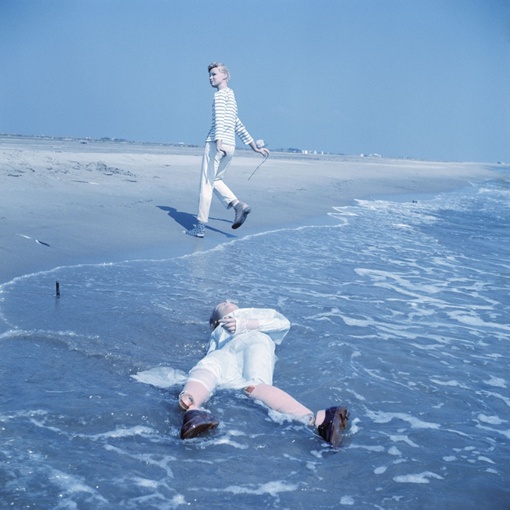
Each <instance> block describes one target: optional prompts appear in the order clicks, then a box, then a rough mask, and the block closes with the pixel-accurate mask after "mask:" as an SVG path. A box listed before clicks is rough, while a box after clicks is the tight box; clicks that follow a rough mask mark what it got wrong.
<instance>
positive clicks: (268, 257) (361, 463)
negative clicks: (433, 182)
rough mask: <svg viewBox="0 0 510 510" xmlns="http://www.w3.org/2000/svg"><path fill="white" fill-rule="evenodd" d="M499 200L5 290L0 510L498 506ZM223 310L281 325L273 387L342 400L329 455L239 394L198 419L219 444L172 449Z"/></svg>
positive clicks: (507, 430) (376, 209)
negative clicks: (214, 314) (345, 410)
mask: <svg viewBox="0 0 510 510" xmlns="http://www.w3.org/2000/svg"><path fill="white" fill-rule="evenodd" d="M509 199H510V181H509V179H508V176H507V175H505V174H502V175H501V178H500V179H496V180H494V181H491V182H484V183H482V184H476V185H473V186H471V187H469V188H468V189H465V190H462V191H458V192H455V193H446V194H441V195H438V196H435V197H429V198H428V199H422V198H420V199H416V200H411V199H409V201H401V202H398V201H391V200H374V201H359V202H357V203H356V204H354V205H352V206H349V207H332V208H331V209H330V211H329V213H328V214H326V213H325V215H324V219H323V221H320V222H319V223H320V224H317V225H314V226H312V225H309V226H304V227H301V228H294V229H287V230H286V229H282V230H278V231H274V232H267V233H264V234H259V235H255V236H249V237H242V238H239V239H237V240H234V241H231V242H228V243H225V244H223V245H221V246H219V247H216V248H214V249H211V250H209V251H199V252H196V253H194V254H192V255H189V256H185V257H182V258H177V259H172V260H160V261H148V260H145V261H126V262H124V263H119V264H103V265H82V266H76V267H60V268H56V269H54V270H53V271H49V272H43V273H38V274H32V275H27V276H24V277H21V278H17V279H15V280H13V281H11V282H8V283H6V284H4V285H2V286H1V287H0V374H1V376H0V377H1V387H0V388H1V392H0V398H1V400H0V420H1V421H0V433H1V444H0V507H1V508H16V509H23V508H37V509H94V510H98V509H109V510H111V509H117V508H118V509H143V510H146V509H174V508H181V507H182V508H188V507H189V508H198V509H202V508H203V509H215V508H222V509H223V508H236V509H251V508H257V509H258V508H279V509H301V508H303V509H304V508H306V509H310V508H325V509H327V508H335V509H336V508H344V507H352V508H357V509H381V508H383V509H409V508H413V509H414V508H416V509H439V508H445V509H446V508H448V509H457V508H459V509H460V508H462V509H464V510H465V509H477V510H480V509H498V510H499V509H508V508H510V462H509V458H510V390H509V386H510V371H509V348H510V313H509V298H508V295H509V282H510V248H509V247H510V229H509V228H508V227H509V224H510V221H509V220H510V200H509ZM332 205H333V206H334V204H332ZM56 281H58V282H59V284H60V291H61V296H60V298H57V297H56V296H55V284H56ZM225 298H230V299H232V300H234V301H236V302H238V304H239V305H240V306H263V307H273V308H277V309H278V310H279V311H281V312H282V313H283V314H284V315H286V316H287V317H288V318H289V320H290V321H291V322H292V325H293V326H292V329H291V331H290V333H289V335H288V336H287V338H286V339H285V340H284V342H283V344H282V345H281V346H280V347H279V348H278V351H277V354H278V358H279V359H278V362H277V364H276V370H275V381H274V382H275V384H276V385H277V386H279V387H281V388H283V389H285V390H286V391H288V392H289V393H291V394H292V395H294V396H295V397H296V398H298V399H299V400H300V401H302V402H303V403H304V404H305V405H307V406H308V407H310V408H312V409H313V410H318V409H321V408H324V407H327V406H331V405H335V404H337V403H342V404H345V405H347V406H348V407H349V409H350V412H351V419H350V427H349V430H348V433H347V435H346V438H345V441H344V445H343V446H342V447H341V448H337V449H334V448H331V447H329V446H328V445H327V444H325V443H324V442H323V441H322V440H321V439H320V438H319V437H318V436H317V435H316V434H315V433H314V432H313V430H311V429H309V428H307V427H306V426H305V425H302V424H301V423H297V422H292V421H289V420H287V419H286V417H285V416H281V415H277V414H275V413H268V412H267V410H266V409H265V408H263V407H261V406H259V405H257V404H256V403H254V402H253V401H251V400H249V399H248V398H246V397H244V396H243V395H242V394H241V393H239V392H236V391H223V392H218V393H217V394H215V395H214V396H213V397H212V398H211V400H210V401H209V402H208V403H207V409H208V410H210V411H211V412H212V413H214V414H215V415H216V416H217V417H218V418H219V419H220V421H221V424H220V426H219V428H218V429H216V430H215V431H213V432H212V433H210V434H208V435H206V436H203V437H200V438H196V439H193V440H189V441H181V440H180V439H179V429H180V425H181V420H182V413H181V412H180V411H179V410H178V408H177V404H176V400H177V396H178V393H179V391H180V389H181V384H182V379H183V377H184V375H185V373H186V371H187V370H189V369H190V368H191V367H192V366H193V364H194V363H195V362H196V361H197V360H198V359H199V358H200V357H201V356H202V355H203V353H204V348H205V345H206V341H207V337H208V334H209V330H208V324H207V321H208V317H209V313H210V311H211V309H212V307H213V306H214V305H215V304H216V303H217V302H219V301H221V300H224V299H225Z"/></svg>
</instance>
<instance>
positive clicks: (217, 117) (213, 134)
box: [206, 87, 253, 147]
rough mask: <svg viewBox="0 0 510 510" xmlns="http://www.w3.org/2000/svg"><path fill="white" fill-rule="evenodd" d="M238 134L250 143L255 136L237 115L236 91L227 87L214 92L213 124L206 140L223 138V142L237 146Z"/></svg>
mask: <svg viewBox="0 0 510 510" xmlns="http://www.w3.org/2000/svg"><path fill="white" fill-rule="evenodd" d="M236 135H237V136H238V137H239V138H240V139H241V141H242V142H243V143H244V144H245V145H248V144H250V143H251V142H253V138H252V137H251V136H250V133H248V131H247V130H246V128H245V127H244V125H243V123H242V122H241V121H240V120H239V117H238V116H237V103H236V97H235V95H234V91H233V90H232V89H231V88H229V87H225V88H224V89H221V90H218V91H217V92H215V94H214V102H213V108H212V126H211V129H210V131H209V134H208V135H207V139H206V142H215V141H216V140H222V142H223V144H225V145H230V146H231V147H235V145H236Z"/></svg>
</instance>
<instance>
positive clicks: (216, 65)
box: [207, 62, 230, 81]
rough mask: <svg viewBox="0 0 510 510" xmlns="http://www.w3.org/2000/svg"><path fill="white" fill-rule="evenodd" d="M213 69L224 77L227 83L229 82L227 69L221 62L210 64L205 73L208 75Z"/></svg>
mask: <svg viewBox="0 0 510 510" xmlns="http://www.w3.org/2000/svg"><path fill="white" fill-rule="evenodd" d="M215 68H217V69H218V71H220V72H221V73H223V74H225V75H226V77H227V81H228V80H230V71H229V70H228V67H227V66H226V65H225V64H222V63H221V62H212V63H211V64H209V65H208V66H207V72H208V73H210V72H211V69H215Z"/></svg>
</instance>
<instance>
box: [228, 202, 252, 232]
mask: <svg viewBox="0 0 510 510" xmlns="http://www.w3.org/2000/svg"><path fill="white" fill-rule="evenodd" d="M234 209H235V211H236V217H235V218H234V223H232V228H234V229H236V228H239V227H240V226H241V225H242V224H243V223H244V222H245V221H246V218H247V217H248V214H250V213H251V207H250V206H249V205H248V204H245V203H243V202H238V203H237V205H234Z"/></svg>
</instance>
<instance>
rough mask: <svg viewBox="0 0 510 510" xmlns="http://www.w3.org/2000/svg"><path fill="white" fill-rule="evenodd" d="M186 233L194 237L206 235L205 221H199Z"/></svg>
mask: <svg viewBox="0 0 510 510" xmlns="http://www.w3.org/2000/svg"><path fill="white" fill-rule="evenodd" d="M186 234H187V235H189V236H193V237H204V234H205V223H202V222H201V221H199V222H198V223H197V224H196V225H194V226H193V228H192V229H190V230H186Z"/></svg>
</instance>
